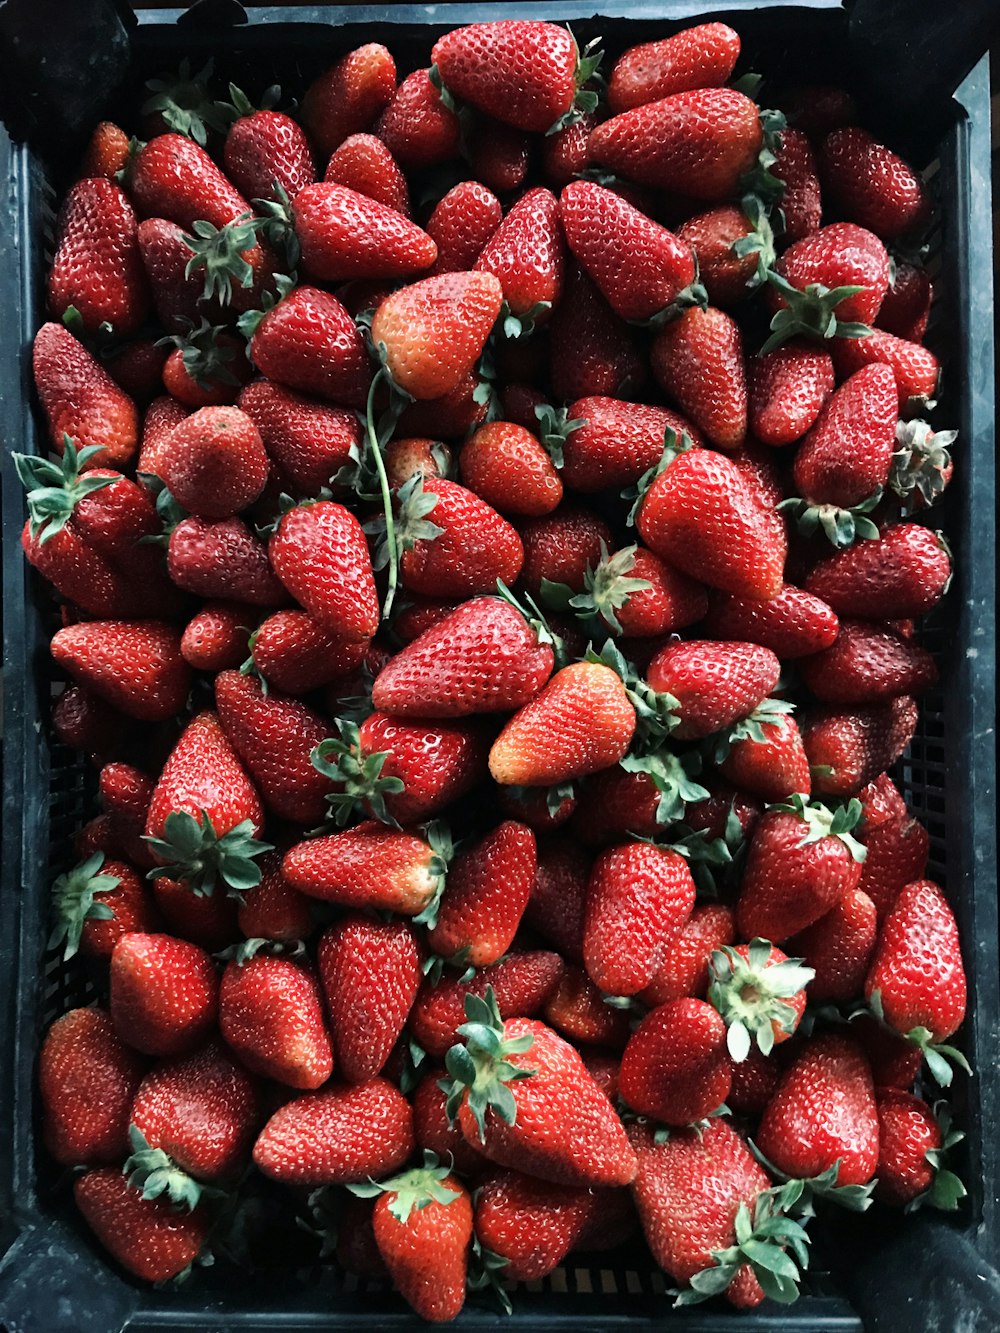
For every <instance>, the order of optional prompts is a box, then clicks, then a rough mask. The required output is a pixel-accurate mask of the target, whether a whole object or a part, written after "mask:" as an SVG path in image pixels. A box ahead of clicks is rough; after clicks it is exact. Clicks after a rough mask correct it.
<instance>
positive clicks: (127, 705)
mask: <svg viewBox="0 0 1000 1333" xmlns="http://www.w3.org/2000/svg"><path fill="white" fill-rule="evenodd" d="M50 647H51V651H52V656H53V658H54V659H55V660H56V662H57V663H58V664H59V665H60V666H61V667H63V668H64V669H65V670H66V671H68V672H69V673H70V675H72V676H73V677H74V678H75V679H77V680H79V681H80V682H81V683H82V684H84V685H86V686H87V688H88V689H91V690H93V691H94V693H95V694H98V695H100V697H101V698H102V699H106V700H107V701H108V703H110V704H113V705H114V707H115V708H118V709H120V711H121V712H123V713H125V714H126V715H127V716H129V717H134V718H138V719H140V720H141V721H144V722H158V721H162V720H163V719H165V718H168V717H171V716H173V714H174V713H177V712H180V711H181V709H183V707H184V705H185V703H186V701H187V695H188V690H189V689H190V686H191V670H190V668H189V666H188V664H187V663H186V662H185V661H184V659H183V658H182V657H181V654H180V633H179V631H178V630H176V629H175V628H174V626H172V625H168V624H166V623H164V622H163V621H158V620H136V621H116V620H91V621H87V622H85V623H83V624H79V625H70V626H68V627H67V628H66V629H61V630H58V631H57V632H56V633H55V635H54V636H53V638H52V643H51V645H50Z"/></svg>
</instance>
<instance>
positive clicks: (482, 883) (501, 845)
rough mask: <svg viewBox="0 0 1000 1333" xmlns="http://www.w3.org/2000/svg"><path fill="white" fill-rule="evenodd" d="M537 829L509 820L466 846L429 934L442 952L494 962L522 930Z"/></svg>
mask: <svg viewBox="0 0 1000 1333" xmlns="http://www.w3.org/2000/svg"><path fill="white" fill-rule="evenodd" d="M535 868H536V854H535V835H534V834H533V833H532V831H531V829H529V828H528V827H527V826H526V825H524V824H518V823H516V822H515V821H514V820H506V821H505V822H504V823H502V824H500V825H498V826H497V827H496V828H495V829H493V830H492V832H490V833H488V834H487V835H486V836H485V837H484V838H482V839H481V840H480V841H479V842H477V843H475V844H474V845H473V846H471V847H468V848H463V850H462V851H460V852H459V854H458V856H457V857H456V858H455V860H454V862H453V864H452V866H451V869H450V871H449V873H448V883H447V885H446V887H445V891H444V896H443V897H442V899H441V905H440V907H439V909H438V917H437V921H436V922H435V924H434V927H433V929H432V930H431V931H430V933H429V934H428V936H427V942H428V944H429V945H430V947H431V948H432V949H433V950H434V952H435V953H436V954H438V955H439V956H440V957H442V958H456V959H458V960H460V961H462V962H463V963H464V962H466V961H467V962H468V963H469V964H470V965H471V966H472V967H484V966H487V965H488V964H490V963H495V962H496V961H497V960H498V959H499V958H500V956H501V955H502V954H504V953H506V952H507V950H508V949H509V948H510V945H511V943H512V941H513V939H514V936H515V934H516V933H517V928H518V926H519V925H520V923H521V917H522V916H523V915H524V909H525V907H526V905H527V902H528V898H529V897H530V895H531V888H532V884H533V882H534V878H535Z"/></svg>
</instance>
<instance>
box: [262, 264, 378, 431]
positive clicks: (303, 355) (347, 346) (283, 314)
mask: <svg viewBox="0 0 1000 1333" xmlns="http://www.w3.org/2000/svg"><path fill="white" fill-rule="evenodd" d="M241 326H242V328H243V331H244V333H245V334H246V336H248V337H249V338H250V356H251V358H252V360H253V363H254V365H255V366H256V367H257V369H258V370H259V371H260V372H261V374H263V375H266V376H267V378H268V379H269V380H273V381H274V382H275V383H276V384H280V385H283V386H284V387H285V388H287V389H297V390H298V391H299V392H300V393H314V394H316V395H317V396H318V397H320V398H325V399H331V400H332V401H333V402H335V403H341V404H343V405H344V406H345V407H361V406H363V405H364V402H365V399H366V397H367V395H368V386H369V384H370V382H371V368H370V366H369V364H368V359H367V357H366V356H365V350H364V343H363V342H362V340H361V334H360V333H359V332H358V330H357V328H356V326H355V324H354V321H353V319H351V316H350V315H349V314H348V312H347V310H346V309H345V308H344V307H343V306H342V305H341V303H340V302H339V301H338V300H337V298H336V297H335V296H331V295H330V293H329V292H324V291H320V289H319V288H318V287H309V286H302V287H296V288H294V290H292V291H290V292H289V293H288V295H287V296H284V297H283V298H282V299H281V300H280V301H279V302H278V303H277V305H275V306H274V307H273V308H272V309H270V310H268V311H267V312H266V313H265V314H264V316H263V318H261V319H260V320H259V321H256V320H255V319H253V318H251V317H250V316H246V317H244V320H242V321H241Z"/></svg>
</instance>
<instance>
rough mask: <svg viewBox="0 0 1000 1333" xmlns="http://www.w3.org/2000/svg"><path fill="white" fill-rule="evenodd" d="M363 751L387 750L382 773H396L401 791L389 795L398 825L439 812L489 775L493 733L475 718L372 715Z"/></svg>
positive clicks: (364, 729) (364, 733) (367, 722)
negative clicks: (489, 754) (489, 757)
mask: <svg viewBox="0 0 1000 1333" xmlns="http://www.w3.org/2000/svg"><path fill="white" fill-rule="evenodd" d="M360 734H361V749H362V753H363V754H366V755H367V754H379V753H385V754H387V756H388V757H387V758H386V760H385V763H384V764H383V766H382V776H383V777H398V778H399V779H400V780H401V781H402V783H403V786H404V790H403V791H402V792H399V793H398V794H397V793H390V794H389V795H388V796H387V797H386V802H385V803H386V809H387V810H388V812H389V814H390V815H391V816H392V817H393V818H394V819H397V820H398V821H399V822H400V823H403V824H408V823H414V822H416V821H418V820H421V819H426V818H427V817H428V816H430V815H434V814H438V813H439V812H440V811H442V810H443V809H444V808H445V807H446V806H447V805H450V804H451V802H452V801H454V800H457V799H458V797H459V796H462V795H464V794H465V792H467V791H470V790H471V789H472V788H473V787H475V786H476V784H477V783H479V782H481V781H482V780H483V778H485V776H486V760H487V755H488V749H489V734H488V733H487V732H486V731H485V730H484V729H483V726H482V724H481V723H479V722H478V720H477V719H474V718H458V719H455V720H447V721H441V722H434V721H432V720H430V719H425V720H418V719H416V718H414V719H408V718H396V717H391V716H389V714H387V713H372V714H371V716H370V717H367V718H366V719H365V721H364V722H363V723H362V724H361V728H360Z"/></svg>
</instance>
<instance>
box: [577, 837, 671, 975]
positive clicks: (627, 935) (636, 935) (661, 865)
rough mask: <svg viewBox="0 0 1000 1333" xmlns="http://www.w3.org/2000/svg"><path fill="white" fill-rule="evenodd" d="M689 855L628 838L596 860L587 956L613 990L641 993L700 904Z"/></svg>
mask: <svg viewBox="0 0 1000 1333" xmlns="http://www.w3.org/2000/svg"><path fill="white" fill-rule="evenodd" d="M694 894H695V886H694V880H693V879H692V878H691V873H690V871H689V870H688V868H687V863H686V862H685V860H684V858H683V857H681V856H678V854H677V853H676V852H673V851H667V850H665V849H663V848H661V847H654V846H652V845H651V844H649V843H644V842H629V843H622V844H621V845H620V846H616V847H611V848H609V849H608V850H607V851H605V852H603V853H602V854H601V855H600V856H599V857H598V858H597V860H596V861H595V862H594V866H593V869H592V871H591V874H590V882H589V884H588V887H587V906H586V917H585V921H584V930H583V960H584V963H585V965H586V968H587V971H588V972H589V973H590V976H591V978H592V980H593V981H594V982H595V984H596V985H597V986H598V987H599V988H600V989H601V990H602V991H605V992H606V993H607V994H609V995H635V994H637V993H638V992H639V991H641V990H643V989H644V988H645V987H646V986H648V985H649V984H650V982H651V981H652V980H653V978H654V977H655V976H656V974H657V973H658V972H659V970H660V968H661V966H662V965H663V961H664V958H665V956H666V953H667V950H668V949H669V948H670V947H671V945H672V944H673V943H674V941H675V940H676V939H677V937H678V935H679V934H680V932H681V930H682V929H683V928H684V924H685V922H686V921H687V919H688V917H689V916H690V915H691V909H692V907H693V906H694Z"/></svg>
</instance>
